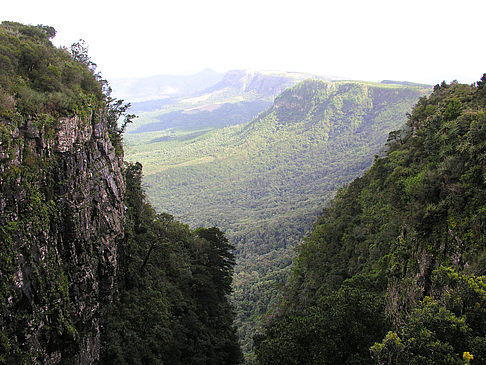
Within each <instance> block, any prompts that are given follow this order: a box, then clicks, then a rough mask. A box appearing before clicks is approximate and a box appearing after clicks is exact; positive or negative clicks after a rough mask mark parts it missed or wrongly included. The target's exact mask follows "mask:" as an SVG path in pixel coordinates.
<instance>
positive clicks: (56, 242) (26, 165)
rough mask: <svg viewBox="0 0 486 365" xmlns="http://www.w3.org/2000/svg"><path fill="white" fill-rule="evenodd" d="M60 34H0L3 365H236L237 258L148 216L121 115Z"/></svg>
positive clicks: (8, 27) (211, 236) (207, 231)
mask: <svg viewBox="0 0 486 365" xmlns="http://www.w3.org/2000/svg"><path fill="white" fill-rule="evenodd" d="M55 34H56V31H55V29H54V28H52V27H49V26H43V25H38V26H28V25H22V24H19V23H14V22H2V24H1V25H0V64H1V67H0V297H1V298H2V300H1V301H0V364H8V365H10V364H82V365H85V364H114V363H120V364H142V363H143V364H161V363H170V364H180V365H183V364H197V363H200V364H209V363H210V364H221V365H222V364H238V363H240V360H241V351H240V348H239V345H238V343H237V339H236V333H235V329H234V327H233V313H232V309H231V306H230V304H229V302H228V295H229V293H230V290H231V282H232V272H233V266H234V256H233V253H232V250H233V247H232V246H231V245H230V244H229V243H228V240H227V239H226V237H225V236H224V234H223V233H222V232H221V231H220V230H219V229H218V228H216V227H210V228H199V229H196V230H191V229H189V228H188V227H187V226H186V225H184V224H182V223H180V222H178V221H176V220H175V219H173V217H172V216H170V215H168V214H156V213H155V211H154V209H153V208H152V207H151V206H150V204H148V203H147V201H146V198H145V194H144V192H143V189H142V182H141V178H142V171H141V165H140V164H136V163H135V164H126V163H124V161H123V146H122V144H121V140H122V134H123V131H124V127H125V126H126V123H129V122H130V121H131V118H132V116H131V115H127V114H126V113H125V112H126V110H127V105H126V104H124V103H123V102H122V101H121V100H117V99H113V98H112V97H111V96H110V88H109V85H108V83H107V82H106V81H105V80H103V79H102V78H101V76H100V75H99V73H96V72H95V65H94V63H93V62H92V61H91V60H90V57H89V56H88V54H87V50H86V47H85V46H84V43H83V42H82V41H80V42H78V43H75V44H73V45H72V46H71V49H70V50H68V49H66V48H56V47H54V46H53V45H52V43H51V41H50V39H51V38H52V37H54V36H55ZM119 121H122V123H121V124H120V125H118V122H119Z"/></svg>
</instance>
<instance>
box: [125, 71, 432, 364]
mask: <svg viewBox="0 0 486 365" xmlns="http://www.w3.org/2000/svg"><path fill="white" fill-rule="evenodd" d="M431 91H432V89H431V88H427V87H420V86H403V85H397V84H392V85H389V84H380V83H371V82H357V81H337V82H327V81H323V80H305V81H303V82H300V83H298V84H296V85H295V86H293V87H291V88H288V89H286V90H285V91H284V92H282V93H281V94H280V95H278V96H277V97H276V98H275V101H274V103H273V105H272V106H271V107H270V108H268V109H267V110H266V111H265V112H263V113H261V114H260V115H258V116H257V117H256V118H254V119H253V120H252V121H250V122H247V123H242V124H239V125H236V126H230V127H227V128H223V129H218V130H212V131H210V132H208V131H186V132H184V133H183V132H180V131H178V132H173V131H165V132H161V133H160V135H157V134H156V133H154V132H149V133H128V134H127V135H126V136H125V137H126V138H125V142H126V152H127V159H128V160H134V161H137V160H138V161H140V162H142V163H143V165H144V171H145V176H144V183H146V184H147V195H148V197H149V199H150V201H151V202H152V204H153V205H154V207H155V208H156V209H157V210H158V211H167V212H170V214H173V215H174V216H182V217H184V221H186V222H187V223H189V224H190V225H192V226H194V227H196V226H200V225H202V226H213V225H216V226H218V227H221V229H223V230H224V231H225V233H226V235H227V237H228V239H229V240H230V242H231V243H233V245H234V246H236V256H237V265H236V267H235V276H234V292H233V294H232V300H233V303H234V305H235V309H236V314H237V317H236V324H237V326H238V333H239V337H240V339H241V341H242V345H243V349H244V351H245V352H246V353H247V354H249V353H251V350H252V337H253V334H254V328H255V323H257V322H258V320H259V318H260V317H261V316H262V315H263V314H264V313H265V312H266V311H267V309H268V306H269V304H270V303H271V302H272V301H274V300H275V297H276V293H277V289H276V288H277V286H278V285H281V284H283V283H285V281H286V279H287V276H288V274H289V272H290V265H291V262H292V258H293V256H294V249H293V248H294V247H295V245H296V244H297V243H298V242H299V241H300V240H301V238H302V237H303V236H304V235H305V234H306V233H308V232H309V231H310V230H311V228H312V223H313V222H314V221H315V219H316V218H317V216H318V215H319V213H320V212H321V211H322V208H323V206H324V205H325V203H326V202H327V201H328V200H329V199H330V198H331V197H332V196H333V195H334V194H335V192H336V190H337V189H338V188H339V187H340V186H341V185H342V184H344V183H349V182H350V181H352V180H353V179H354V178H356V177H358V176H360V175H362V174H363V173H364V172H365V171H366V169H368V168H369V167H370V166H371V164H372V162H373V156H374V155H375V154H377V153H379V151H380V150H381V149H383V146H384V144H385V142H386V138H387V136H388V133H389V132H390V131H392V130H396V129H397V128H400V127H401V126H402V125H403V124H404V123H405V122H406V113H407V112H408V111H410V110H411V108H412V107H413V105H414V104H415V103H416V102H417V100H418V99H419V98H420V97H421V96H424V95H427V94H428V93H430V92H431ZM222 109H224V108H223V107H221V108H220V109H218V110H216V111H214V112H211V113H209V112H207V117H214V118H221V117H222V116H224V115H223V114H220V113H219V112H218V111H221V110H222ZM199 114H201V113H199ZM199 114H196V115H199ZM171 115H172V114H171V113H168V114H167V118H169V117H170V116H171ZM183 115H185V114H183ZM229 117H230V116H226V118H228V119H230V118H229ZM185 118H187V120H188V121H190V120H191V118H188V116H186V117H185ZM137 123H138V122H135V123H134V126H132V127H136V125H137ZM132 129H133V128H132ZM164 133H166V135H164ZM169 133H173V134H172V135H171V134H169ZM247 357H248V356H247Z"/></svg>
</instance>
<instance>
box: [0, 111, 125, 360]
mask: <svg viewBox="0 0 486 365" xmlns="http://www.w3.org/2000/svg"><path fill="white" fill-rule="evenodd" d="M84 114H85V115H84V116H83V117H80V116H78V115H75V116H73V117H70V118H60V119H58V120H54V119H53V118H51V117H46V116H44V117H43V118H39V117H36V118H22V117H20V116H17V117H16V118H3V119H0V127H1V131H2V144H1V145H0V158H1V160H0V227H1V228H0V238H1V245H2V247H1V248H2V250H1V252H2V260H1V265H2V267H1V276H2V284H3V285H2V287H1V289H0V290H1V291H2V299H3V298H5V299H6V300H2V304H1V306H2V308H1V313H2V316H1V322H0V331H1V335H2V342H3V343H2V345H3V346H4V347H5V348H7V349H8V351H9V353H10V354H15V355H14V356H13V357H11V360H15V361H36V362H41V363H58V362H60V361H61V359H62V361H63V363H64V362H66V361H68V362H70V363H82V364H87V363H93V362H94V361H95V360H96V359H98V358H99V347H100V336H99V333H100V328H99V326H100V316H101V313H102V311H103V305H104V304H106V303H107V302H110V301H111V299H112V296H113V286H114V279H115V275H116V264H117V252H116V248H117V241H118V240H119V239H120V238H122V236H123V226H124V205H123V195H124V190H125V186H124V182H123V178H122V174H121V164H122V157H121V156H117V155H116V153H115V149H114V147H113V146H112V143H111V142H110V138H109V134H108V130H107V123H106V120H105V117H104V115H103V113H100V112H99V111H97V110H91V111H90V112H89V113H84ZM10 356H12V355H10Z"/></svg>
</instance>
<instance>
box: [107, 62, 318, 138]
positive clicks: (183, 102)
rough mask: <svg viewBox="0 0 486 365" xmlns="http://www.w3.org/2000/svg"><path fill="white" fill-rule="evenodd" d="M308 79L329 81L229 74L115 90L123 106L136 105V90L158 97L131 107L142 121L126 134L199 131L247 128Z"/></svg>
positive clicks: (208, 74)
mask: <svg viewBox="0 0 486 365" xmlns="http://www.w3.org/2000/svg"><path fill="white" fill-rule="evenodd" d="M308 78H320V79H327V78H326V77H321V76H315V75H311V74H306V73H297V72H278V71H251V70H233V71H229V72H227V73H225V74H224V75H219V76H217V75H216V74H214V73H212V72H211V71H209V70H207V71H203V72H202V73H200V74H197V75H193V76H184V77H181V78H180V79H178V78H177V77H176V76H170V77H169V76H163V77H154V78H150V79H138V81H137V80H132V81H130V82H129V83H127V84H126V85H125V86H126V87H127V88H126V89H123V88H120V84H118V85H115V86H114V89H116V90H117V92H118V93H122V94H123V93H125V94H124V95H123V97H124V98H125V99H127V101H130V100H131V99H130V96H131V97H133V98H134V99H135V100H138V99H137V95H141V94H137V93H138V91H137V90H138V89H137V88H138V87H140V88H143V87H146V88H147V89H142V90H141V91H140V92H141V93H146V94H149V93H150V92H152V93H153V94H154V95H162V97H158V98H157V97H155V96H153V97H151V98H150V100H144V101H135V102H133V103H132V109H131V112H133V113H136V114H139V116H140V120H139V121H138V123H137V124H136V125H133V126H130V127H129V128H128V132H135V133H140V132H147V131H161V130H164V129H169V128H176V129H177V128H179V129H190V130H197V129H206V128H221V127H225V126H228V125H233V124H239V123H244V122H248V121H250V120H252V119H253V118H254V117H255V116H256V115H258V114H259V113H260V112H262V111H264V110H265V109H267V108H268V107H269V106H270V105H271V103H272V102H273V99H274V98H275V97H276V96H277V95H278V94H280V93H281V92H282V91H283V90H285V89H286V88H288V87H291V86H293V85H295V84H297V83H298V82H301V81H303V80H305V79H308ZM216 79H218V81H216V82H214V81H215V80H216ZM203 80H204V82H202V81H203ZM209 81H212V82H213V83H210V82H209ZM205 83H206V87H205V88H202V86H203V85H204V84H205ZM137 85H138V86H137ZM128 86H130V87H131V88H133V89H128ZM190 86H192V88H190ZM198 87H199V88H198ZM157 93H158V94H157ZM125 95H126V96H125Z"/></svg>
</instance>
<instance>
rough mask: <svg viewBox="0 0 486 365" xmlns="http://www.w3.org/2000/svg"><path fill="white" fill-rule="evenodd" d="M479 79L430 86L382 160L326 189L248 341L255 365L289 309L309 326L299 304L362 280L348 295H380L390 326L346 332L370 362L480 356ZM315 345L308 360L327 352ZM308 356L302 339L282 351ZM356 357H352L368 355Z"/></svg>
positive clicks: (275, 343) (352, 316) (305, 307)
mask: <svg viewBox="0 0 486 365" xmlns="http://www.w3.org/2000/svg"><path fill="white" fill-rule="evenodd" d="M483 79H484V77H483ZM481 86H482V83H481V82H479V83H478V84H477V86H475V85H460V84H458V83H456V82H453V83H451V84H450V85H447V84H445V83H444V84H443V85H440V86H439V85H438V86H436V87H435V88H434V92H433V94H431V95H430V96H429V97H428V98H421V99H420V100H419V102H418V103H417V105H416V106H415V107H414V108H413V110H412V112H411V113H410V114H409V120H408V123H407V125H406V127H405V129H404V130H403V131H399V132H396V133H392V134H390V138H389V140H388V144H387V148H388V151H387V154H386V156H384V157H382V158H377V159H376V160H375V162H374V165H373V167H372V168H371V169H370V170H369V171H368V172H367V173H366V174H364V175H363V176H362V177H361V178H359V179H356V180H354V181H353V182H352V183H351V184H349V185H348V186H346V187H344V188H343V189H341V190H340V191H339V192H338V193H337V195H336V197H335V198H334V199H333V201H332V202H331V204H330V205H329V206H328V207H327V208H326V209H325V210H324V212H323V215H322V216H321V217H320V218H319V219H318V220H317V222H316V223H315V225H314V229H313V231H312V233H311V234H309V235H308V237H307V238H306V239H305V240H304V242H303V243H302V244H301V245H300V246H299V248H298V252H299V254H298V257H297V258H296V260H295V265H294V268H293V272H292V275H291V279H290V282H289V284H288V286H287V288H286V291H285V292H284V293H283V297H282V299H281V303H280V306H279V307H277V308H276V309H274V311H273V313H272V314H270V315H269V317H268V318H267V324H266V325H265V326H264V328H263V330H262V333H261V335H260V337H259V339H258V344H257V348H256V353H257V354H258V358H257V360H258V361H257V362H259V363H262V364H265V363H269V362H268V360H267V358H268V357H267V355H266V354H269V353H271V352H272V351H273V352H274V356H275V357H278V356H280V354H281V351H284V350H282V348H281V346H280V345H279V344H280V343H281V341H284V340H285V339H288V338H289V336H290V338H291V336H293V335H294V334H295V333H298V332H295V329H290V328H287V327H286V324H287V323H289V318H290V320H291V319H292V316H293V315H294V313H298V314H299V315H300V316H301V317H299V318H300V319H299V320H302V321H307V320H309V321H310V322H313V321H312V320H310V318H312V317H310V318H309V317H308V316H310V314H308V313H310V312H309V310H310V309H312V308H314V307H315V306H316V305H317V304H318V303H320V301H321V300H322V298H323V297H324V298H328V297H333V296H335V295H337V294H338V293H340V292H341V291H342V290H343V288H344V287H346V285H347V284H346V283H347V282H348V281H349V280H353V281H354V280H355V279H356V278H357V277H360V276H362V275H365V276H369V275H372V276H373V277H376V278H377V279H379V278H380V279H379V280H377V281H376V284H375V285H373V286H371V287H370V288H369V289H368V291H366V293H360V294H359V296H362V298H363V299H365V298H367V295H369V294H371V296H372V297H373V298H376V299H378V298H385V299H384V303H385V306H384V307H382V309H377V310H379V311H381V313H379V314H378V313H376V314H375V315H377V316H382V317H385V316H386V318H387V321H389V322H390V324H389V325H388V328H387V327H381V328H379V329H378V330H376V331H373V330H371V331H370V330H358V332H360V333H361V336H364V335H365V334H366V335H367V336H368V335H369V337H367V339H368V340H370V341H371V344H370V346H371V345H372V343H373V342H375V344H374V345H372V346H371V352H372V355H373V358H374V359H375V361H376V362H378V363H379V364H424V363H427V364H429V363H430V364H436V363H444V364H446V363H447V364H449V363H450V364H460V363H464V361H470V360H471V359H470V358H469V356H470V355H471V354H472V355H473V357H474V360H472V361H473V362H474V361H483V360H482V359H484V356H485V355H484V351H485V347H484V343H485V341H484V330H483V329H484V328H485V327H484V315H485V314H484V312H483V306H484V304H483V300H484V299H483V298H484V288H483V280H484V278H483V277H482V276H477V275H484V273H485V269H484V267H485V266H484V263H485V256H486V253H485V250H484V247H485V245H486V242H485V237H486V231H485V229H486V224H485V223H486V220H485V219H486V216H485V214H484V212H485V211H486V209H485V207H486V205H485V204H486V183H485V182H486V180H485V176H486V168H485V166H486V165H485V163H484V162H485V161H484V157H483V156H484V153H485V152H486V151H485V143H484V138H483V137H485V135H484V133H483V129H484V126H485V125H486V119H485V108H486V99H484V97H483V94H482V88H481ZM443 266H446V267H452V268H448V269H444V268H443ZM338 307H339V305H338ZM342 312H343V313H342V315H343V316H344V317H346V318H347V320H348V321H349V322H350V323H355V322H356V321H358V322H359V321H360V320H362V317H363V316H362V315H361V314H359V313H356V312H354V311H353V309H352V308H342ZM315 321H316V322H317V320H315ZM384 323H385V322H384ZM277 327H281V330H280V331H279V332H278V333H277V332H275V331H273V328H277ZM386 333H388V334H386ZM335 336H336V338H339V336H340V331H339V330H338V331H336V335H335ZM315 337H317V338H321V339H322V340H323V341H324V339H325V338H326V337H325V336H323V335H316V336H315ZM332 341H334V338H333V339H332ZM332 341H330V342H332ZM380 341H381V342H380ZM318 347H319V348H322V346H318ZM324 348H325V350H324V352H320V353H319V354H320V355H319V356H321V357H322V358H325V359H327V358H332V357H333V356H335V350H333V349H332V348H326V347H325V346H324ZM341 349H342V350H343V351H344V352H345V353H346V354H345V355H343V356H350V357H349V359H351V358H352V356H354V354H355V352H354V351H353V350H352V346H349V345H348V347H344V346H343V347H341ZM316 351H317V350H316V347H313V345H312V344H311V343H304V345H303V346H302V347H300V348H298V349H296V351H295V353H294V357H295V356H297V357H298V356H304V355H305V356H312V355H310V354H317V353H318V352H316ZM465 354H466V355H465ZM362 356H363V358H361V359H360V362H361V363H367V362H370V361H371V358H370V355H369V354H365V353H364V352H363V353H362ZM312 361H314V360H312ZM337 362H339V363H344V362H346V363H347V362H351V360H342V359H341V360H339V361H337Z"/></svg>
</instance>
